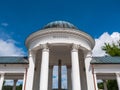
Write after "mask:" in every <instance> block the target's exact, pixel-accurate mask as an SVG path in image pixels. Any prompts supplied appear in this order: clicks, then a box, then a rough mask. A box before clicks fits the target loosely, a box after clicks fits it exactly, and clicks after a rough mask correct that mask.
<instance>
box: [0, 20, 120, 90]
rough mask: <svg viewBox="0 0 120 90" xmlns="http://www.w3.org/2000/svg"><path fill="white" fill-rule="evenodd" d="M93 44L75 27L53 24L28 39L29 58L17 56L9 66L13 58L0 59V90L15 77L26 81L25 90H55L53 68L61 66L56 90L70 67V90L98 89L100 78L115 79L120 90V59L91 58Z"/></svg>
mask: <svg viewBox="0 0 120 90" xmlns="http://www.w3.org/2000/svg"><path fill="white" fill-rule="evenodd" d="M94 45H95V41H94V39H93V38H92V37H91V36H90V35H88V34H87V33H85V32H83V31H81V30H79V29H78V28H77V27H75V26H74V25H73V24H71V23H69V22H66V21H54V22H51V23H49V24H47V25H46V26H44V27H43V28H42V29H41V30H39V31H37V32H34V33H32V34H31V35H30V36H29V37H28V38H27V39H26V46H27V48H28V52H29V55H28V57H27V58H24V57H22V58H20V57H19V58H20V60H18V59H16V58H17V57H15V60H14V59H11V61H12V60H14V61H13V62H12V63H10V62H9V59H10V58H5V57H4V58H5V59H4V60H3V57H1V59H0V62H1V64H0V67H1V68H0V74H1V78H0V84H1V85H0V90H2V85H3V81H4V79H5V78H7V77H8V78H12V79H14V78H15V76H16V79H14V80H17V79H19V78H23V88H22V90H52V89H53V88H52V86H53V85H52V84H53V82H52V78H53V67H54V66H58V89H57V90H63V89H62V85H61V83H62V80H61V67H62V66H66V68H67V90H98V86H97V79H101V80H103V81H106V80H108V79H116V80H117V82H118V88H119V90H120V57H92V49H93V48H94ZM114 59H116V61H114ZM5 60H8V61H5ZM15 82H16V81H15ZM13 89H14V90H15V85H14V88H13ZM104 90H107V87H106V83H105V82H104Z"/></svg>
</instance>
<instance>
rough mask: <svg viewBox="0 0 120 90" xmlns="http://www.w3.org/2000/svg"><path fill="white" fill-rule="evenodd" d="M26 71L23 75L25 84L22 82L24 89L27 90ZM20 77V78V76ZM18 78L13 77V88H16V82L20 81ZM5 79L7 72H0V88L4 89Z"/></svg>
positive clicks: (13, 89) (0, 89)
mask: <svg viewBox="0 0 120 90" xmlns="http://www.w3.org/2000/svg"><path fill="white" fill-rule="evenodd" d="M25 78H26V73H24V76H23V84H22V90H25V89H24V88H25V85H24V84H25V83H26V79H25ZM18 79H19V78H18ZM18 79H12V78H11V80H13V88H12V90H16V84H17V82H18ZM4 81H5V73H0V90H2V87H3V83H4Z"/></svg>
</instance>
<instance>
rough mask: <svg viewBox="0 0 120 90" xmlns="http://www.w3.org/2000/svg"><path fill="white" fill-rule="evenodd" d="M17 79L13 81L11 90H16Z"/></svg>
mask: <svg viewBox="0 0 120 90" xmlns="http://www.w3.org/2000/svg"><path fill="white" fill-rule="evenodd" d="M17 81H18V80H17V79H15V80H13V89H12V90H16V83H17Z"/></svg>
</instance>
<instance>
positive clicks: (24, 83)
mask: <svg viewBox="0 0 120 90" xmlns="http://www.w3.org/2000/svg"><path fill="white" fill-rule="evenodd" d="M26 80H27V68H26V71H25V73H24V77H23V85H22V90H25V87H26Z"/></svg>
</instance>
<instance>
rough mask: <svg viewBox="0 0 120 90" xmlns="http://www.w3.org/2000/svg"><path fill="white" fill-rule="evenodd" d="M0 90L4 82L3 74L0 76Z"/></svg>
mask: <svg viewBox="0 0 120 90" xmlns="http://www.w3.org/2000/svg"><path fill="white" fill-rule="evenodd" d="M0 75H1V76H0V90H2V86H3V82H4V73H2V74H0Z"/></svg>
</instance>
